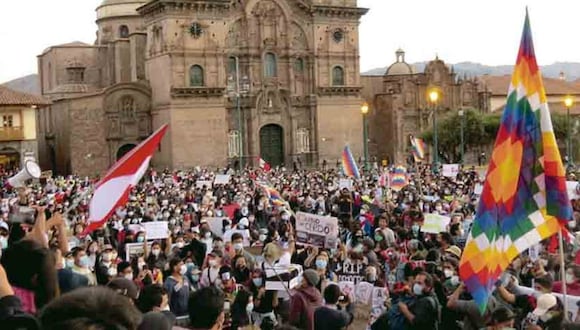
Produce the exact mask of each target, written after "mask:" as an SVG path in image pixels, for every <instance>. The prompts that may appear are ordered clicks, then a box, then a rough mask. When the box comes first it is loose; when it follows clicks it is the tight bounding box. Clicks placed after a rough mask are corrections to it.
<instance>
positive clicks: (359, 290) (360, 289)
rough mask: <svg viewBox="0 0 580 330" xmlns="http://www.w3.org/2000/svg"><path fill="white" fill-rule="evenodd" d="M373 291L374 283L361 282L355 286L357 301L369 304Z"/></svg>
mask: <svg viewBox="0 0 580 330" xmlns="http://www.w3.org/2000/svg"><path fill="white" fill-rule="evenodd" d="M372 293H373V285H372V284H370V283H369V282H360V283H358V284H357V285H356V287H355V297H356V302H358V303H363V304H368V303H369V300H370V299H371V295H372Z"/></svg>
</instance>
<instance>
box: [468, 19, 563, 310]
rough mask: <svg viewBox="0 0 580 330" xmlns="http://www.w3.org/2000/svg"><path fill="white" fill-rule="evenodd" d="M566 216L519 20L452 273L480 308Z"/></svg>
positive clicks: (539, 86) (528, 41)
mask: <svg viewBox="0 0 580 330" xmlns="http://www.w3.org/2000/svg"><path fill="white" fill-rule="evenodd" d="M571 218H572V207H571V205H570V200H569V199H568V194H567V191H566V171H565V170H564V166H563V165H562V160H561V158H560V152H559V150H558V145H557V143H556V138H555V136H554V129H553V126H552V120H551V118H550V110H549V108H548V99H547V97H546V91H545V90H544V85H543V82H542V75H541V73H540V69H539V67H538V64H537V62H536V56H535V53H534V43H533V41H532V32H531V29H530V21H529V18H528V13H527V10H526V19H525V22H524V29H523V33H522V39H521V43H520V50H519V53H518V57H517V60H516V65H515V67H514V72H513V75H512V79H511V84H510V87H509V91H508V94H507V102H506V105H505V109H504V111H503V116H502V119H501V124H500V127H499V131H498V133H497V137H496V140H495V146H494V149H493V152H492V155H491V158H490V163H489V167H488V169H487V177H486V179H485V184H484V186H483V191H482V193H481V199H480V201H479V205H478V209H477V213H476V216H475V220H474V221H473V225H472V227H471V231H470V233H469V236H468V239H467V243H466V244H465V249H464V250H463V255H462V256H461V261H460V262H459V274H460V276H461V279H462V280H463V282H464V283H465V285H466V286H467V289H468V290H469V292H470V293H471V295H472V296H473V300H474V301H475V303H476V304H477V305H478V307H479V310H480V312H481V313H482V315H483V313H484V312H485V309H486V306H487V302H488V299H489V296H490V295H491V292H492V291H493V290H494V284H495V282H496V281H497V280H498V278H499V277H500V276H501V274H502V273H504V272H505V270H506V269H507V268H508V266H509V265H510V264H511V262H512V261H513V260H514V259H515V258H516V257H517V256H518V255H520V254H521V253H522V252H524V251H526V250H527V249H529V248H530V247H531V246H533V245H536V244H538V243H539V242H540V241H542V240H544V239H546V238H549V237H551V236H553V235H554V234H557V233H558V232H560V231H564V230H563V229H564V228H565V226H566V223H567V221H568V220H569V219H571Z"/></svg>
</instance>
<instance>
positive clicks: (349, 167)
mask: <svg viewBox="0 0 580 330" xmlns="http://www.w3.org/2000/svg"><path fill="white" fill-rule="evenodd" d="M342 170H343V171H344V175H346V176H348V177H353V178H355V179H360V172H359V170H358V166H357V165H356V162H355V161H354V157H353V156H352V152H350V147H349V146H345V147H344V150H343V151H342Z"/></svg>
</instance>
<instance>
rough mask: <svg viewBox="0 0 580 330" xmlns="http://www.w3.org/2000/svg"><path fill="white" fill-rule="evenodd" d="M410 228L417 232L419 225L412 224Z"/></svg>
mask: <svg viewBox="0 0 580 330" xmlns="http://www.w3.org/2000/svg"><path fill="white" fill-rule="evenodd" d="M411 230H412V231H413V233H418V232H419V225H413V226H412V227H411Z"/></svg>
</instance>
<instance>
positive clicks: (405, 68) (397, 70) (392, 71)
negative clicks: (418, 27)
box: [385, 48, 415, 76]
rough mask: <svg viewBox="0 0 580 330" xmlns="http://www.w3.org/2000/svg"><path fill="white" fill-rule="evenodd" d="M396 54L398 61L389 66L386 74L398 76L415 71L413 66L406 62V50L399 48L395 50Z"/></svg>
mask: <svg viewBox="0 0 580 330" xmlns="http://www.w3.org/2000/svg"><path fill="white" fill-rule="evenodd" d="M395 56H396V57H397V60H396V62H395V63H393V64H391V66H389V68H388V69H387V72H386V73H385V75H387V76H396V75H407V74H413V73H414V71H415V70H413V67H412V66H411V65H409V64H408V63H407V62H405V52H404V51H403V50H402V49H400V48H399V49H398V50H397V51H396V52H395Z"/></svg>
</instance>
